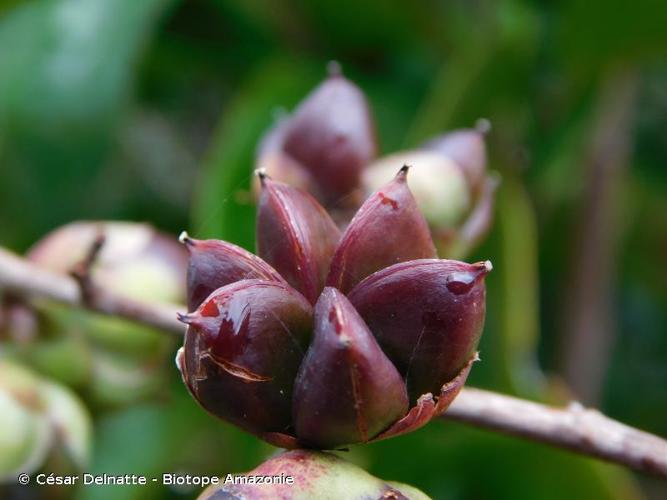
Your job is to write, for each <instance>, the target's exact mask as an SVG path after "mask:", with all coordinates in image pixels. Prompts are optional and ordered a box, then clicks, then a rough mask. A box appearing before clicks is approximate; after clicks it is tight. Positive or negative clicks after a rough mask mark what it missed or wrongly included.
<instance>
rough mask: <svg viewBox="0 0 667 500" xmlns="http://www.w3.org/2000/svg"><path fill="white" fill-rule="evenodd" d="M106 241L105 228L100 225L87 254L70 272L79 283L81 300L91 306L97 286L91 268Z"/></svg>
mask: <svg viewBox="0 0 667 500" xmlns="http://www.w3.org/2000/svg"><path fill="white" fill-rule="evenodd" d="M105 241H106V236H105V235H104V229H103V227H101V226H100V227H99V228H98V230H97V234H96V235H95V239H94V240H93V242H92V244H91V245H90V248H89V249H88V252H87V253H86V256H85V257H84V258H83V260H82V261H81V262H79V263H78V264H76V265H75V266H74V267H73V268H72V269H71V270H70V273H69V274H70V276H72V278H74V279H75V280H76V281H77V283H78V284H79V290H80V291H81V300H82V301H83V303H84V304H85V305H86V306H90V305H91V304H92V302H93V301H94V300H95V286H94V284H93V281H92V277H91V269H92V267H93V265H94V264H95V262H96V261H97V258H98V257H99V255H100V252H101V251H102V247H103V246H104V243H105Z"/></svg>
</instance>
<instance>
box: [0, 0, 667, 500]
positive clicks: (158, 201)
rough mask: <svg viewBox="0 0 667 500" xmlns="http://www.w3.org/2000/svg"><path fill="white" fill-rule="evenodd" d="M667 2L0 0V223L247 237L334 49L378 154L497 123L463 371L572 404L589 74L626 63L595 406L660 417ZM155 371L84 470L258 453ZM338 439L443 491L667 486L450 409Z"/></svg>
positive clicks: (646, 490)
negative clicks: (290, 122) (632, 93)
mask: <svg viewBox="0 0 667 500" xmlns="http://www.w3.org/2000/svg"><path fill="white" fill-rule="evenodd" d="M666 22H667V4H665V3H664V2H660V1H658V0H636V1H634V2H624V1H621V0H612V1H605V2H603V1H601V0H590V1H587V2H577V1H575V0H571V1H566V2H558V3H556V2H531V1H519V0H504V1H497V2H494V1H490V0H481V1H477V2H466V1H463V0H459V1H453V2H445V1H435V0H428V1H423V2H414V3H410V4H408V3H405V2H400V1H398V0H384V1H381V0H371V1H368V2H364V3H359V2H352V1H350V0H337V1H335V2H334V1H330V0H321V1H312V2H311V1H306V0H280V1H269V0H189V1H187V2H185V1H183V2H172V1H167V0H142V1H140V2H137V1H132V0H44V1H39V0H32V1H27V2H20V1H15V0H11V1H0V200H1V201H0V227H2V236H1V237H0V241H1V243H2V244H3V245H5V246H8V247H10V248H13V249H15V250H17V251H22V250H24V249H26V248H27V247H28V246H29V245H30V244H31V243H32V242H34V241H35V240H36V239H38V238H39V237H40V236H41V235H43V234H44V233H45V232H46V231H47V230H50V229H52V228H53V227H55V226H58V225H60V224H64V223H66V222H69V221H71V220H73V219H82V218H86V219H89V218H103V219H128V220H141V221H144V220H146V221H149V222H151V223H153V224H155V225H157V226H159V227H161V228H162V229H164V230H166V231H169V232H171V233H172V234H174V235H176V234H177V233H178V231H180V230H181V229H183V228H188V230H189V231H190V233H191V234H192V235H193V236H195V237H220V238H224V239H227V240H230V241H232V242H235V243H238V244H241V245H244V246H246V247H247V248H250V249H252V247H253V244H254V225H253V216H254V208H253V206H252V203H251V200H250V197H249V195H248V189H249V184H250V179H251V172H252V168H253V158H254V150H255V147H256V144H257V141H258V139H259V137H260V135H261V133H262V131H263V130H264V129H265V128H266V127H268V126H269V125H270V124H271V122H272V120H273V119H274V116H275V113H276V112H277V110H279V109H281V108H287V109H290V108H291V107H292V106H294V104H295V103H296V102H297V101H298V100H299V99H300V98H301V97H302V96H303V95H304V94H305V93H306V92H307V91H308V90H309V89H310V88H312V86H314V85H315V84H316V83H317V82H318V81H319V79H321V78H322V77H323V76H324V67H325V64H326V62H327V61H328V60H330V59H337V60H339V61H340V62H341V63H342V65H343V68H344V71H345V73H346V75H348V77H350V78H351V79H352V80H354V81H356V82H357V83H358V84H359V85H360V86H361V88H362V89H363V90H364V92H366V93H367V95H368V97H369V100H370V102H371V105H372V108H373V112H374V114H375V116H376V119H377V122H378V131H379V136H380V137H379V138H380V143H381V147H382V150H383V151H384V152H389V151H393V150H397V149H399V148H403V147H407V146H412V145H414V144H417V143H419V142H421V141H422V140H424V139H426V138H427V137H428V136H430V135H432V134H435V133H437V132H439V131H441V130H444V129H448V128H453V127H459V126H469V125H471V124H472V123H474V121H475V119H477V118H478V117H480V116H484V117H487V118H489V119H490V120H491V122H492V123H493V126H494V130H493V133H492V134H491V136H490V142H489V152H490V155H491V167H492V168H493V169H496V170H498V171H499V172H500V173H501V174H502V176H503V179H504V181H503V185H502V186H501V191H500V193H499V199H498V205H497V212H496V215H497V223H496V225H495V227H494V230H493V232H492V234H491V235H490V236H489V238H488V240H487V242H486V243H485V244H484V245H483V247H482V248H480V249H478V251H477V252H476V254H475V255H473V256H472V257H471V260H474V259H476V258H480V259H482V258H484V259H485V258H490V259H492V260H493V262H494V264H495V268H496V270H495V271H494V273H493V274H492V275H491V276H490V278H489V279H488V281H487V282H488V286H489V293H488V318H487V327H486V332H485V335H484V337H483V341H482V345H481V355H482V359H483V362H482V363H478V364H477V365H476V366H475V369H474V370H473V372H472V375H471V378H470V383H471V384H474V385H478V386H481V387H486V388H492V389H496V390H501V391H505V392H510V393H514V394H518V395H521V396H524V397H531V398H535V399H541V400H546V401H552V402H563V401H564V400H565V399H566V398H567V397H568V396H567V390H566V389H564V388H563V384H562V382H560V378H559V376H558V373H559V371H560V369H561V366H562V362H563V361H562V359H561V357H562V353H563V352H567V348H566V347H567V346H565V347H564V346H563V342H564V336H563V325H562V323H563V318H562V317H561V316H562V312H563V307H564V302H565V301H566V299H567V297H568V296H570V295H571V294H572V293H574V292H576V290H575V289H574V288H575V287H576V286H577V280H576V279H575V278H576V277H573V276H572V274H571V273H572V269H575V268H576V266H574V264H573V263H574V262H576V259H577V248H578V247H577V244H578V243H577V242H580V241H582V238H583V241H584V244H585V242H586V238H585V236H586V235H583V237H582V236H581V235H580V234H579V233H578V232H579V230H580V224H581V222H582V219H584V218H585V217H587V216H589V215H590V214H587V213H586V212H585V211H584V210H583V208H582V207H584V206H585V203H584V202H585V201H586V200H585V196H586V193H587V192H588V191H587V189H586V187H587V186H588V185H590V184H591V183H593V184H595V183H597V182H604V181H605V179H603V178H598V179H596V178H592V179H591V178H589V176H587V173H588V172H589V171H590V165H591V163H592V161H593V160H591V144H592V142H593V139H594V137H595V136H596V133H597V132H599V130H598V128H599V127H601V125H600V121H599V120H597V121H596V117H597V116H598V115H599V114H600V113H601V112H602V111H604V110H601V109H600V106H601V104H600V103H601V102H603V101H601V100H600V99H599V96H600V94H601V93H602V92H603V89H604V88H606V85H607V84H608V82H610V81H612V82H613V81H614V79H615V78H617V77H618V75H619V74H627V73H630V74H632V75H634V76H635V77H636V78H637V82H638V83H637V90H636V95H637V98H636V100H635V101H633V102H632V103H631V106H632V111H633V113H632V116H633V120H634V122H633V124H632V126H630V127H628V129H629V130H630V132H629V133H630V134H631V137H630V138H629V139H630V142H631V143H632V144H633V145H634V148H633V152H632V154H631V155H630V160H629V161H628V162H627V163H628V164H627V165H625V168H624V170H623V172H624V174H623V175H622V177H621V181H620V187H619V189H618V191H617V194H616V196H615V197H614V204H615V207H616V210H617V215H616V219H614V222H613V224H614V226H615V227H618V229H619V230H618V236H617V238H618V240H617V242H616V244H617V245H618V251H617V252H616V256H615V259H614V260H613V262H612V268H611V269H610V272H612V273H613V274H614V280H613V283H614V285H613V289H612V290H605V292H606V293H609V295H610V296H611V297H612V299H613V308H612V313H613V317H612V318H610V319H611V324H612V325H613V326H614V329H613V330H614V334H613V337H612V338H611V343H612V346H613V347H612V349H611V355H610V360H609V367H608V371H607V374H606V377H605V381H604V387H603V388H602V389H601V394H600V406H601V409H602V410H603V411H604V412H606V413H608V414H609V415H611V416H612V417H614V418H618V419H620V420H622V421H624V422H627V423H629V424H631V425H634V426H637V427H640V428H644V429H647V430H649V431H652V432H656V433H659V434H662V435H667V418H665V415H667V393H666V392H665V380H667V363H665V359H667V335H665V334H666V333H667V271H665V269H664V268H663V267H662V266H661V262H662V260H663V259H664V256H665V254H666V252H667V217H665V214H667V173H666V170H665V159H666V158H667V141H666V140H665V135H664V130H665V129H666V128H667V58H666V57H665V56H666V55H667V30H665V25H666ZM596 127H597V128H596ZM608 153H609V154H608V158H607V160H606V161H612V160H613V158H614V155H615V154H616V152H615V150H614V149H613V144H612V145H611V149H610V150H609V151H608ZM582 307H584V308H585V307H588V304H586V303H584V304H583V305H582ZM35 355H36V356H39V354H38V353H36V354H35ZM170 356H171V354H170V355H169V357H170ZM597 356H598V353H597V352H591V353H590V358H591V362H597V360H598V359H597ZM165 386H166V388H167V390H166V391H165V393H164V394H162V396H161V397H160V399H158V400H152V401H147V402H145V403H142V404H141V405H135V406H131V407H128V408H127V409H124V410H117V411H115V412H108V411H100V412H98V414H97V415H96V423H95V446H94V460H93V464H92V467H91V472H108V473H114V472H117V473H125V472H130V473H147V474H159V473H161V472H168V471H173V472H189V473H196V474H224V473H226V472H233V471H241V470H247V469H249V468H252V467H254V466H255V465H256V464H258V463H259V462H260V461H261V460H262V459H263V458H265V457H266V456H267V455H268V454H270V453H271V452H272V449H271V448H270V447H269V446H268V445H265V444H262V443H260V442H258V441H257V440H256V439H254V438H252V437H249V436H246V435H244V434H242V433H240V432H239V431H236V430H235V429H233V428H231V427H230V426H228V425H226V424H223V423H220V422H217V421H215V420H214V419H213V418H212V417H209V416H208V415H206V414H205V413H204V412H203V410H201V409H200V408H199V407H197V406H196V404H195V403H194V402H193V401H192V400H191V399H190V398H189V396H188V395H187V394H186V392H185V389H184V388H183V386H182V384H181V383H180V381H179V380H178V377H177V373H176V370H172V371H171V378H170V379H169V381H168V382H165ZM347 455H348V456H349V457H350V458H351V459H352V460H354V461H355V462H357V463H359V464H361V465H363V466H366V467H368V468H369V469H370V472H372V473H373V474H376V475H378V476H380V477H383V478H388V479H393V480H397V481H402V482H407V483H411V484H414V485H416V486H418V487H419V488H421V489H423V490H424V491H425V492H427V493H428V494H430V495H432V496H433V497H434V498H445V499H478V498H494V499H495V498H511V499H518V498H526V499H528V498H554V499H557V498H564V497H569V498H576V499H578V498H582V499H583V498H585V499H590V498H610V499H626V498H637V497H642V496H649V497H655V498H665V496H667V489H665V486H664V485H659V484H656V483H654V482H652V481H651V480H648V479H646V478H640V477H638V476H634V475H632V474H630V473H628V472H627V471H624V470H621V469H619V468H617V467H612V466H608V465H604V464H601V463H599V462H595V461H591V460H587V459H582V458H579V457H575V456H573V455H571V454H568V453H566V452H562V451H555V450H551V449H548V448H546V447H544V446H541V445H537V444H532V443H524V442H519V441H516V440H513V439H509V438H505V437H500V436H496V435H492V434H489V433H485V432H481V431H476V430H471V429H468V428H464V427H462V426H459V425H456V424H452V423H442V424H439V423H432V424H430V426H429V427H428V428H426V429H423V430H421V431H419V432H417V433H415V434H413V435H410V436H406V437H401V438H398V439H394V440H390V441H387V442H382V443H377V444H374V445H372V446H368V447H358V448H354V449H353V450H351V452H350V453H348V454H347ZM195 493H196V492H194V491H187V490H172V489H167V488H164V487H163V488H161V487H158V486H151V487H138V488H136V489H129V488H123V489H122V490H120V489H114V488H86V489H80V490H78V491H75V492H71V491H63V492H62V495H63V496H70V495H71V494H73V495H74V496H75V497H76V498H81V499H88V498H96V499H97V498H99V499H102V498H117V497H119V496H122V497H123V498H136V499H147V498H189V497H192V496H194V495H195Z"/></svg>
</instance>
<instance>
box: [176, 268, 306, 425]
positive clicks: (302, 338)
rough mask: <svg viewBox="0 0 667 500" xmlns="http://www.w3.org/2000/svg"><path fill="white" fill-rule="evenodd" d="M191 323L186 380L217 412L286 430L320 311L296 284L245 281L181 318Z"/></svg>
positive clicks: (217, 293)
mask: <svg viewBox="0 0 667 500" xmlns="http://www.w3.org/2000/svg"><path fill="white" fill-rule="evenodd" d="M180 319H181V321H183V322H184V323H186V324H188V330H187V333H186V337H185V345H184V353H183V356H182V358H181V361H180V363H181V366H180V368H181V370H182V373H183V378H184V380H185V382H186V384H187V385H188V388H189V389H190V391H191V393H192V394H193V396H194V397H195V398H196V399H197V401H198V402H199V403H200V404H201V405H202V406H203V407H204V408H205V409H206V410H208V411H209V412H211V413H213V414H214V415H216V416H218V417H220V418H223V419H224V420H227V421H229V422H231V423H233V424H236V425H238V426H239V427H241V428H243V429H246V430H247V431H249V432H253V433H256V434H261V433H263V432H285V431H287V430H288V429H289V427H290V425H291V402H292V386H293V384H294V379H295V377H296V374H297V371H298V368H299V365H300V364H301V360H302V358H303V355H304V353H305V351H306V349H307V346H308V343H309V340H310V333H311V328H312V308H311V306H310V304H309V303H308V301H307V300H306V299H305V298H304V297H303V296H301V294H299V293H298V292H296V291H294V290H293V289H291V288H290V287H289V286H287V285H284V284H281V283H277V282H269V281H261V280H244V281H239V282H236V283H233V284H230V285H227V286H225V287H223V288H219V289H218V290H216V291H215V293H213V294H212V295H210V296H209V297H208V298H207V299H206V300H205V301H204V302H203V303H202V304H201V305H200V306H199V308H198V309H197V310H196V311H195V312H193V313H189V314H187V315H181V316H180Z"/></svg>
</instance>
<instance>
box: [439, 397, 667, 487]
mask: <svg viewBox="0 0 667 500" xmlns="http://www.w3.org/2000/svg"><path fill="white" fill-rule="evenodd" d="M443 418H446V419H449V420H457V421H460V422H465V423H467V424H471V425H474V426H476V427H481V428H483V429H489V430H492V431H497V432H502V433H505V434H510V435H512V436H517V437H521V438H525V439H529V440H531V441H538V442H541V443H546V444H550V445H552V446H557V447H559V448H565V449H568V450H571V451H574V452H577V453H580V454H582V455H590V456H593V457H597V458H601V459H603V460H607V461H609V462H614V463H617V464H621V465H625V466H626V467H630V468H631V469H635V470H638V471H642V472H646V473H649V474H655V475H658V476H662V477H665V478H667V441H666V440H664V439H662V438H660V437H658V436H655V435H653V434H649V433H647V432H643V431H640V430H638V429H634V428H632V427H629V426H627V425H625V424H622V423H620V422H617V421H615V420H612V419H610V418H608V417H606V416H604V415H603V414H602V413H600V412H599V411H597V410H593V409H589V408H584V407H583V406H581V405H580V404H578V403H571V404H570V405H569V406H567V407H565V408H554V407H550V406H546V405H543V404H540V403H534V402H532V401H526V400H523V399H518V398H514V397H511V396H504V395H502V394H497V393H494V392H489V391H484V390H481V389H474V388H466V389H464V390H463V391H462V392H461V394H459V396H458V397H457V398H456V399H455V400H454V402H453V403H452V405H451V406H450V407H449V409H448V410H447V412H446V413H445V414H444V415H443Z"/></svg>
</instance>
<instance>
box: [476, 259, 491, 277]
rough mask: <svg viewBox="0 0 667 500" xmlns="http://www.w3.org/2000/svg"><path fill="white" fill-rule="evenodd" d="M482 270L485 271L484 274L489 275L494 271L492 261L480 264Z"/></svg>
mask: <svg viewBox="0 0 667 500" xmlns="http://www.w3.org/2000/svg"><path fill="white" fill-rule="evenodd" d="M479 265H480V268H481V269H480V270H483V271H484V274H488V273H490V272H491V271H493V264H492V263H491V261H490V260H485V261H484V262H480V263H479Z"/></svg>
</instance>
